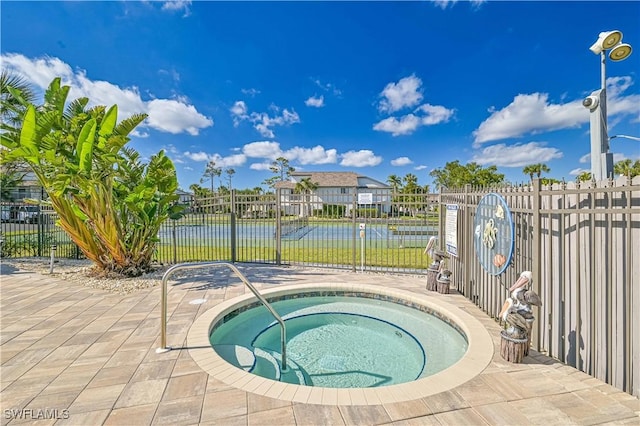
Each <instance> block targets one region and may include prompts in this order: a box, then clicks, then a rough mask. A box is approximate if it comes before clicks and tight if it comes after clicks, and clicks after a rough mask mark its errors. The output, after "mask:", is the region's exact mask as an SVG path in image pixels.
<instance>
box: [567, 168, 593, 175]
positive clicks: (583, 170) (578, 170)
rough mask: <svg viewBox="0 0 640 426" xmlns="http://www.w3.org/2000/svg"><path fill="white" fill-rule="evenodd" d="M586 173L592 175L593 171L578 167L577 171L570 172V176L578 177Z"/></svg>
mask: <svg viewBox="0 0 640 426" xmlns="http://www.w3.org/2000/svg"><path fill="white" fill-rule="evenodd" d="M584 172H589V173H590V172H591V170H587V169H582V168H580V167H578V168H577V169H573V170H571V171H570V172H569V174H570V175H571V176H578V175H579V174H582V173H584Z"/></svg>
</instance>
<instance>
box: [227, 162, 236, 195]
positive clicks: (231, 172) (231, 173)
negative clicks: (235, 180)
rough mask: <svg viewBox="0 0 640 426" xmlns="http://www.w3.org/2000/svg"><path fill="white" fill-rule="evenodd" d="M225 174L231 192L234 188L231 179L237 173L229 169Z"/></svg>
mask: <svg viewBox="0 0 640 426" xmlns="http://www.w3.org/2000/svg"><path fill="white" fill-rule="evenodd" d="M224 172H225V173H226V174H227V179H228V180H229V191H231V189H232V187H231V178H232V177H233V175H235V174H236V171H235V169H233V168H232V167H229V168H227V170H225V171H224Z"/></svg>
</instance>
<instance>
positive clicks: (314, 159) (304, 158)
mask: <svg viewBox="0 0 640 426" xmlns="http://www.w3.org/2000/svg"><path fill="white" fill-rule="evenodd" d="M284 157H285V158H289V159H290V160H291V161H293V160H296V161H297V162H298V163H300V164H333V163H337V162H338V151H336V150H335V149H327V150H325V149H324V147H322V146H320V145H317V146H315V147H313V148H302V147H294V148H292V149H290V150H288V151H286V152H285V153H284Z"/></svg>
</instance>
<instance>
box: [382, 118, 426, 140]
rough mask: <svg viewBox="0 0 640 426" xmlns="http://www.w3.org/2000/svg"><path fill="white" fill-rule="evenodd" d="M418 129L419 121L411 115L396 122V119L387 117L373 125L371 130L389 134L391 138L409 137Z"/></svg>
mask: <svg viewBox="0 0 640 426" xmlns="http://www.w3.org/2000/svg"><path fill="white" fill-rule="evenodd" d="M418 127H420V119H419V118H418V117H416V116H415V115H413V114H408V115H405V116H404V117H401V118H400V120H398V119H397V118H396V117H387V118H385V119H384V120H381V121H379V122H377V123H376V124H374V125H373V130H377V131H379V132H387V133H391V134H392V135H393V136H399V135H410V134H411V133H413V132H415V130H416V129H417V128H418Z"/></svg>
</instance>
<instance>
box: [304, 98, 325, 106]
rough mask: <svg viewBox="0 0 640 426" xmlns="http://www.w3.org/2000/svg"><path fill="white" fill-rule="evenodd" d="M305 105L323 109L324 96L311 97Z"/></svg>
mask: <svg viewBox="0 0 640 426" xmlns="http://www.w3.org/2000/svg"><path fill="white" fill-rule="evenodd" d="M304 104H305V105H306V106H309V107H316V108H322V107H323V106H324V96H320V97H316V96H311V97H310V98H309V99H307V100H306V101H304Z"/></svg>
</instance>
